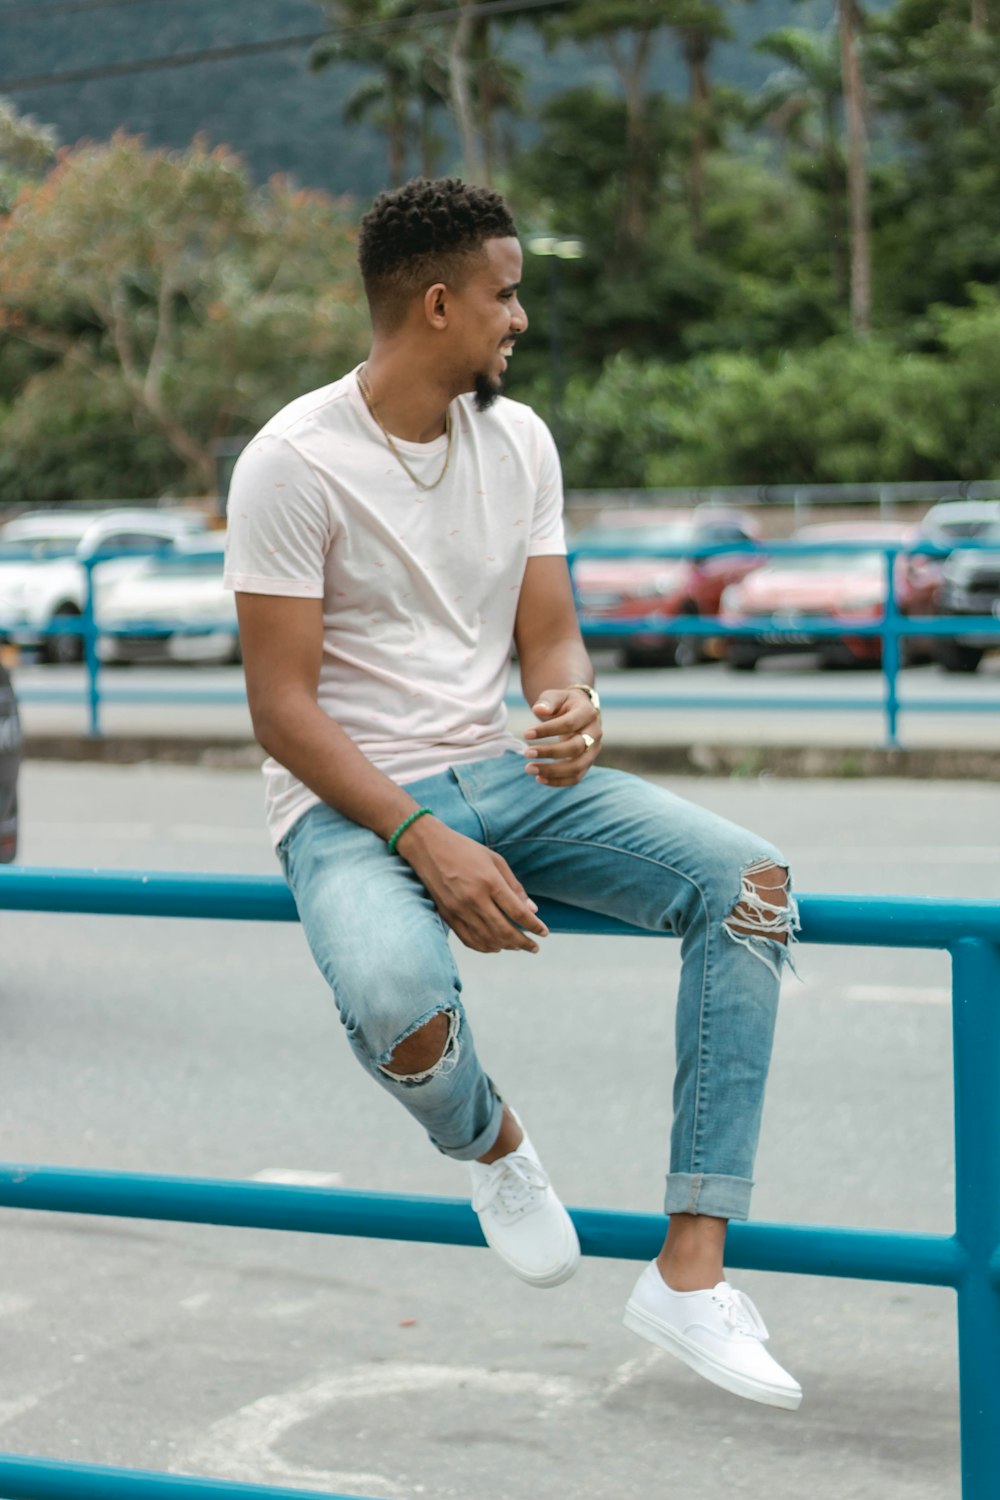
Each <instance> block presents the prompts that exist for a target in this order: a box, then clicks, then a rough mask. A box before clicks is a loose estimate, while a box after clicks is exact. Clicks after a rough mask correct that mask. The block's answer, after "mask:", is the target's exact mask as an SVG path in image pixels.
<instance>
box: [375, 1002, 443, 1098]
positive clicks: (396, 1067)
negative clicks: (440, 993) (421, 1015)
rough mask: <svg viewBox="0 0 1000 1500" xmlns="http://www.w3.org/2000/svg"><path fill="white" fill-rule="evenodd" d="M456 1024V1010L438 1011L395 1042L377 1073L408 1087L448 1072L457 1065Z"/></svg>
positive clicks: (426, 1081)
mask: <svg viewBox="0 0 1000 1500" xmlns="http://www.w3.org/2000/svg"><path fill="white" fill-rule="evenodd" d="M460 1024H461V1023H460V1017H459V1014H458V1012H457V1011H455V1010H441V1011H438V1012H437V1013H436V1014H435V1015H433V1016H431V1017H430V1019H429V1020H427V1021H423V1022H421V1023H420V1024H419V1025H417V1026H415V1027H414V1028H413V1030H412V1031H410V1032H408V1033H407V1034H406V1035H405V1036H403V1037H401V1038H400V1039H399V1041H398V1042H396V1044H395V1045H394V1047H393V1048H392V1050H391V1051H390V1053H389V1056H388V1058H387V1059H386V1061H385V1062H381V1063H379V1065H378V1066H379V1071H380V1072H382V1073H384V1074H385V1075H386V1077H388V1078H391V1079H392V1080H393V1081H394V1082H396V1083H399V1084H402V1085H403V1086H404V1087H408V1088H413V1087H414V1086H416V1085H418V1084H421V1083H428V1082H429V1081H430V1080H431V1079H432V1078H440V1077H443V1076H445V1075H446V1074H448V1073H450V1072H452V1071H453V1070H454V1068H455V1066H456V1064H457V1063H458V1057H459V1050H460V1043H459V1037H458V1032H459V1026H460Z"/></svg>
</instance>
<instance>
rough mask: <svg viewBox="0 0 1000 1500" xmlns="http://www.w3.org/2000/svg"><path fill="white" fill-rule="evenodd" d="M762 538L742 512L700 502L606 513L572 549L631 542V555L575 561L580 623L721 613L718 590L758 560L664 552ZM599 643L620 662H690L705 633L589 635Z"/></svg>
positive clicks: (747, 555) (748, 555)
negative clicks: (687, 506)
mask: <svg viewBox="0 0 1000 1500" xmlns="http://www.w3.org/2000/svg"><path fill="white" fill-rule="evenodd" d="M759 539H760V528H759V527H758V525H757V523H756V521H754V520H753V518H752V517H750V516H747V515H744V514H743V512H741V511H733V510H726V509H723V508H720V507H704V506H700V507H698V509H696V510H624V511H623V510H607V511H603V512H602V513H601V514H600V515H599V516H598V517H597V519H596V521H595V522H594V524H593V525H592V526H589V527H588V528H587V529H586V530H585V531H583V532H581V533H580V534H579V535H578V536H576V537H574V538H573V541H572V544H571V550H573V551H575V550H576V549H577V548H583V547H628V548H629V549H630V551H632V552H633V555H632V556H629V557H621V558H610V557H580V558H577V559H575V560H574V562H573V583H574V586H575V589H576V595H577V604H578V609H579V616H580V624H581V626H582V628H583V632H584V634H585V635H586V633H587V627H588V626H589V625H595V624H602V625H605V624H615V625H617V624H621V625H628V624H629V622H630V621H634V620H641V619H646V618H648V617H650V616H654V617H655V616H660V617H662V618H663V619H665V620H668V619H676V618H678V617H681V616H691V617H694V616H698V615H714V614H717V613H718V608H719V600H720V598H721V596H722V591H723V589H725V588H726V587H728V586H729V585H730V584H733V583H735V582H736V581H737V580H739V579H742V578H745V577H746V576H747V574H748V573H750V572H751V571H752V570H753V569H754V568H758V567H760V565H761V562H762V558H761V557H760V556H755V555H754V554H753V553H752V552H720V553H716V554H712V555H702V556H698V555H697V554H696V555H694V556H691V557H662V556H657V553H658V552H660V551H662V549H663V548H670V547H691V548H698V547H710V546H717V545H720V544H724V543H727V542H734V543H738V544H746V543H747V542H757V541H759ZM591 639H592V642H593V644H594V645H596V646H602V647H610V648H613V649H615V650H619V651H621V652H622V654H623V658H624V662H625V665H626V666H628V667H637V666H690V665H693V664H694V663H695V662H698V661H701V660H702V659H703V658H704V654H705V648H706V646H707V645H708V641H707V638H706V637H705V636H701V635H667V634H664V633H663V632H661V631H657V630H655V629H653V630H649V631H642V632H638V633H631V632H627V631H625V630H623V631H622V632H621V633H620V634H618V633H616V632H611V633H609V634H604V633H603V632H602V633H601V634H599V635H596V634H595V635H593V636H592V637H591Z"/></svg>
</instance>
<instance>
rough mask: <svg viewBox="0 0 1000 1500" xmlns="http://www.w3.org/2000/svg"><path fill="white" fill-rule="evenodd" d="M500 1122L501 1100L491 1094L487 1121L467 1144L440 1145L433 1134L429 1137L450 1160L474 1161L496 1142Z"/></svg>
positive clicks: (432, 1143) (501, 1115) (501, 1119)
mask: <svg viewBox="0 0 1000 1500" xmlns="http://www.w3.org/2000/svg"><path fill="white" fill-rule="evenodd" d="M502 1124H503V1100H502V1099H501V1098H500V1096H499V1094H493V1108H492V1110H491V1112H490V1118H489V1122H488V1124H487V1125H486V1127H485V1128H484V1129H483V1130H481V1131H480V1132H479V1134H478V1135H477V1136H476V1138H475V1139H474V1140H472V1141H470V1142H469V1144H468V1145H467V1146H442V1144H441V1142H440V1141H436V1140H435V1139H434V1137H433V1136H431V1137H430V1140H431V1145H432V1146H436V1147H437V1149H438V1150H439V1151H440V1153H441V1155H442V1156H450V1157H451V1159H452V1161H475V1160H476V1159H477V1158H478V1157H480V1156H485V1155H486V1152H487V1151H489V1149H490V1147H491V1146H494V1145H495V1144H496V1138H497V1136H498V1135H499V1134H500V1126H501V1125H502ZM428 1134H430V1132H428Z"/></svg>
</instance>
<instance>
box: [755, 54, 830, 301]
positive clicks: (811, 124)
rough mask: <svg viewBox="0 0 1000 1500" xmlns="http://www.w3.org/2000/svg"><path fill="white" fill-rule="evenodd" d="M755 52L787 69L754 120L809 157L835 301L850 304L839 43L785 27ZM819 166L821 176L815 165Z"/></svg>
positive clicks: (804, 168) (776, 77)
mask: <svg viewBox="0 0 1000 1500" xmlns="http://www.w3.org/2000/svg"><path fill="white" fill-rule="evenodd" d="M757 50H758V51H760V52H765V53H768V54H769V55H770V56H772V57H774V58H777V59H778V60H779V61H780V62H782V63H784V67H783V68H782V69H780V70H779V71H777V72H775V73H773V74H772V75H771V77H770V78H768V79H767V81H766V82H765V84H764V87H763V88H762V89H761V91H760V92H759V94H758V95H757V97H756V99H755V100H754V101H753V106H752V118H753V119H754V120H755V121H763V122H764V123H765V124H766V125H767V126H768V128H770V129H771V130H774V131H775V132H776V133H777V134H778V135H779V136H780V137H781V139H782V140H783V142H786V143H787V142H794V143H795V144H796V145H797V146H798V147H799V148H801V149H803V150H804V152H805V158H804V159H802V158H801V157H800V162H799V175H800V176H801V177H802V179H803V180H804V181H805V182H807V183H809V184H811V183H812V182H813V181H814V180H816V179H817V178H818V185H820V191H821V192H822V193H823V198H824V215H825V218H826V226H827V236H828V243H829V255H830V274H831V281H832V284H833V290H834V296H835V298H836V300H837V302H838V303H843V304H845V305H846V304H847V303H848V294H849V285H850V271H849V260H848V233H847V203H846V187H847V182H846V173H845V169H844V158H843V152H842V150H841V144H840V123H839V114H840V103H841V71H840V66H841V65H840V41H839V37H838V36H836V35H835V34H834V33H833V32H831V31H827V32H818V33H817V32H814V31H805V30H801V29H799V28H796V27H792V26H786V27H783V28H782V29H781V30H780V31H772V32H770V33H769V34H768V35H767V36H764V37H761V39H760V41H759V42H758V43H757ZM813 161H815V162H816V163H817V164H818V173H817V171H816V170H815V169H814V167H813V165H812V163H813Z"/></svg>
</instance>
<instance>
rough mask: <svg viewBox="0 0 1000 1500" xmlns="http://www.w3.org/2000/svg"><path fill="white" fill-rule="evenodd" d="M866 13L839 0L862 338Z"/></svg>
mask: <svg viewBox="0 0 1000 1500" xmlns="http://www.w3.org/2000/svg"><path fill="white" fill-rule="evenodd" d="M861 22H862V15H861V9H860V6H859V5H858V4H857V0H837V28H838V33H839V36H840V59H841V73H842V76H843V85H844V114H845V117H846V121H847V198H848V204H849V209H850V224H851V327H852V328H853V329H854V332H855V333H856V334H858V335H860V336H861V337H862V338H864V337H866V336H867V334H868V333H870V331H871V307H872V255H871V224H870V219H869V212H868V131H867V127H866V123H865V90H864V79H863V78H862V75H861V59H860V34H861Z"/></svg>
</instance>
